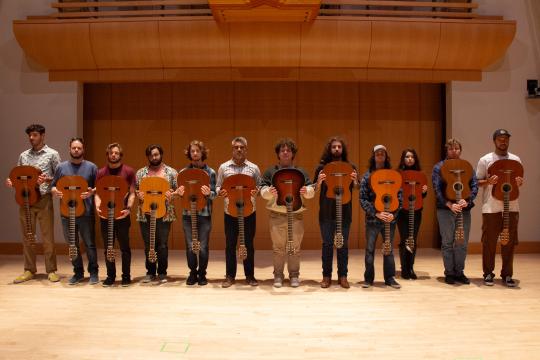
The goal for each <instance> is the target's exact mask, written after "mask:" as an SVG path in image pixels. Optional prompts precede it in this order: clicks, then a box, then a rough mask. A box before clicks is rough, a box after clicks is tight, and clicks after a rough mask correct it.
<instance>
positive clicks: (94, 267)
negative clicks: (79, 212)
mask: <svg viewBox="0 0 540 360" xmlns="http://www.w3.org/2000/svg"><path fill="white" fill-rule="evenodd" d="M62 229H63V230H64V238H65V239H66V242H67V243H68V245H69V218H67V217H63V216H62ZM79 236H80V237H81V238H82V239H83V241H84V246H85V247H86V256H87V257H88V272H89V273H90V275H97V273H98V262H97V251H96V231H95V228H94V217H93V216H79V217H77V218H75V246H76V247H77V257H76V258H75V259H74V260H71V264H72V265H73V272H74V274H75V275H77V276H83V274H84V266H83V260H82V256H81V250H80V247H79Z"/></svg>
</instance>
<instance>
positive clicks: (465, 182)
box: [441, 159, 473, 246]
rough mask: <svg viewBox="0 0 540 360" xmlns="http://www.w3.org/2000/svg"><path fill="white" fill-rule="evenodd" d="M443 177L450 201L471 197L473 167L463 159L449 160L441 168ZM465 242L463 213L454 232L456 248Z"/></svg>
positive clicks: (459, 214)
mask: <svg viewBox="0 0 540 360" xmlns="http://www.w3.org/2000/svg"><path fill="white" fill-rule="evenodd" d="M441 176H442V178H443V179H444V181H445V182H446V188H445V195H446V198H447V199H448V200H452V201H455V202H456V203H458V202H460V201H461V199H467V198H469V197H470V195H471V187H470V186H469V182H470V181H471V178H472V176H473V168H472V165H471V164H470V163H469V162H468V161H466V160H462V159H448V160H445V161H444V162H443V165H442V166H441ZM464 241H465V232H464V230H463V213H462V212H461V211H459V212H458V213H457V214H456V230H455V232H454V246H456V245H461V244H463V242H464Z"/></svg>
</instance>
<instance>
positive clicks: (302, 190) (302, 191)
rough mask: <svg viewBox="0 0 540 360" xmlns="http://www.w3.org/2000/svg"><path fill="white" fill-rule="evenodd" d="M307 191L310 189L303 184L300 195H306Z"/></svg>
mask: <svg viewBox="0 0 540 360" xmlns="http://www.w3.org/2000/svg"><path fill="white" fill-rule="evenodd" d="M307 191H308V190H307V186H302V187H301V188H300V195H302V196H304V195H306V193H307Z"/></svg>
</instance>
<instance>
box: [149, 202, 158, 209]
mask: <svg viewBox="0 0 540 360" xmlns="http://www.w3.org/2000/svg"><path fill="white" fill-rule="evenodd" d="M157 208H158V204H157V203H151V204H150V210H157Z"/></svg>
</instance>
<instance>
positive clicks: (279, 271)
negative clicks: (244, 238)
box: [269, 212, 304, 279]
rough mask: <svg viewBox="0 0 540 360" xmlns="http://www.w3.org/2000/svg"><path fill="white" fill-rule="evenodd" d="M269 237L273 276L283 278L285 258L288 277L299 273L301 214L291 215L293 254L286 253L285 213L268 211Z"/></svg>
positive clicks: (301, 235) (301, 232)
mask: <svg viewBox="0 0 540 360" xmlns="http://www.w3.org/2000/svg"><path fill="white" fill-rule="evenodd" d="M269 223H270V237H271V238H272V247H273V249H274V277H281V278H282V279H283V270H284V268H285V260H287V269H288V270H289V278H293V277H298V276H299V275H300V245H301V244H302V238H303V237H304V221H303V216H302V214H295V215H294V217H293V246H294V249H295V254H294V255H289V254H287V250H286V247H285V246H286V244H287V215H286V214H280V213H276V212H270V221H269Z"/></svg>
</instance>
